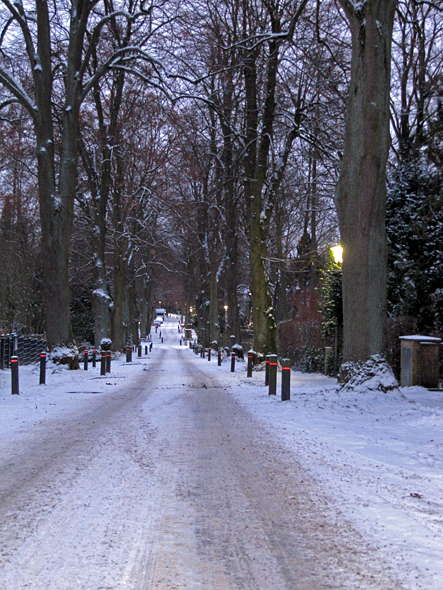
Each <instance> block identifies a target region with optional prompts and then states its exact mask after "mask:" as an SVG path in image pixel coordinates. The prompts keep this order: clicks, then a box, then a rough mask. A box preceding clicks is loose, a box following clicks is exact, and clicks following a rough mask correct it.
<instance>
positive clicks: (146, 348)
mask: <svg viewBox="0 0 443 590" xmlns="http://www.w3.org/2000/svg"><path fill="white" fill-rule="evenodd" d="M145 354H146V355H147V354H148V347H147V346H145Z"/></svg>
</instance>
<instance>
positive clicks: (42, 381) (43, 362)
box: [40, 352, 46, 385]
mask: <svg viewBox="0 0 443 590" xmlns="http://www.w3.org/2000/svg"><path fill="white" fill-rule="evenodd" d="M45 384H46V353H45V352H42V353H41V354H40V385H45Z"/></svg>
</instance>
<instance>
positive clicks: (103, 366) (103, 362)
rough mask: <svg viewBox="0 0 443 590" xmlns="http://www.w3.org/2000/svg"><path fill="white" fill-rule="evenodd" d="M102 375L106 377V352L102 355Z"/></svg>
mask: <svg viewBox="0 0 443 590" xmlns="http://www.w3.org/2000/svg"><path fill="white" fill-rule="evenodd" d="M100 375H106V352H105V351H104V350H102V352H101V355H100Z"/></svg>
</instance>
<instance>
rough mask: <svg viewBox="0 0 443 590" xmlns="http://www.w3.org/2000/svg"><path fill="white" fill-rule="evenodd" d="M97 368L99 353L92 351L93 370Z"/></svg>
mask: <svg viewBox="0 0 443 590" xmlns="http://www.w3.org/2000/svg"><path fill="white" fill-rule="evenodd" d="M96 366H97V351H96V350H93V351H92V368H93V369H95V367H96Z"/></svg>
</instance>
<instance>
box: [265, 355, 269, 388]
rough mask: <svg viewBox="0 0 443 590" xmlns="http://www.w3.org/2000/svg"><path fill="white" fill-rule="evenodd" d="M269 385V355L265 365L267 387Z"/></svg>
mask: <svg viewBox="0 0 443 590" xmlns="http://www.w3.org/2000/svg"><path fill="white" fill-rule="evenodd" d="M268 385H269V354H267V355H266V364H265V386H266V387H268Z"/></svg>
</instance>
